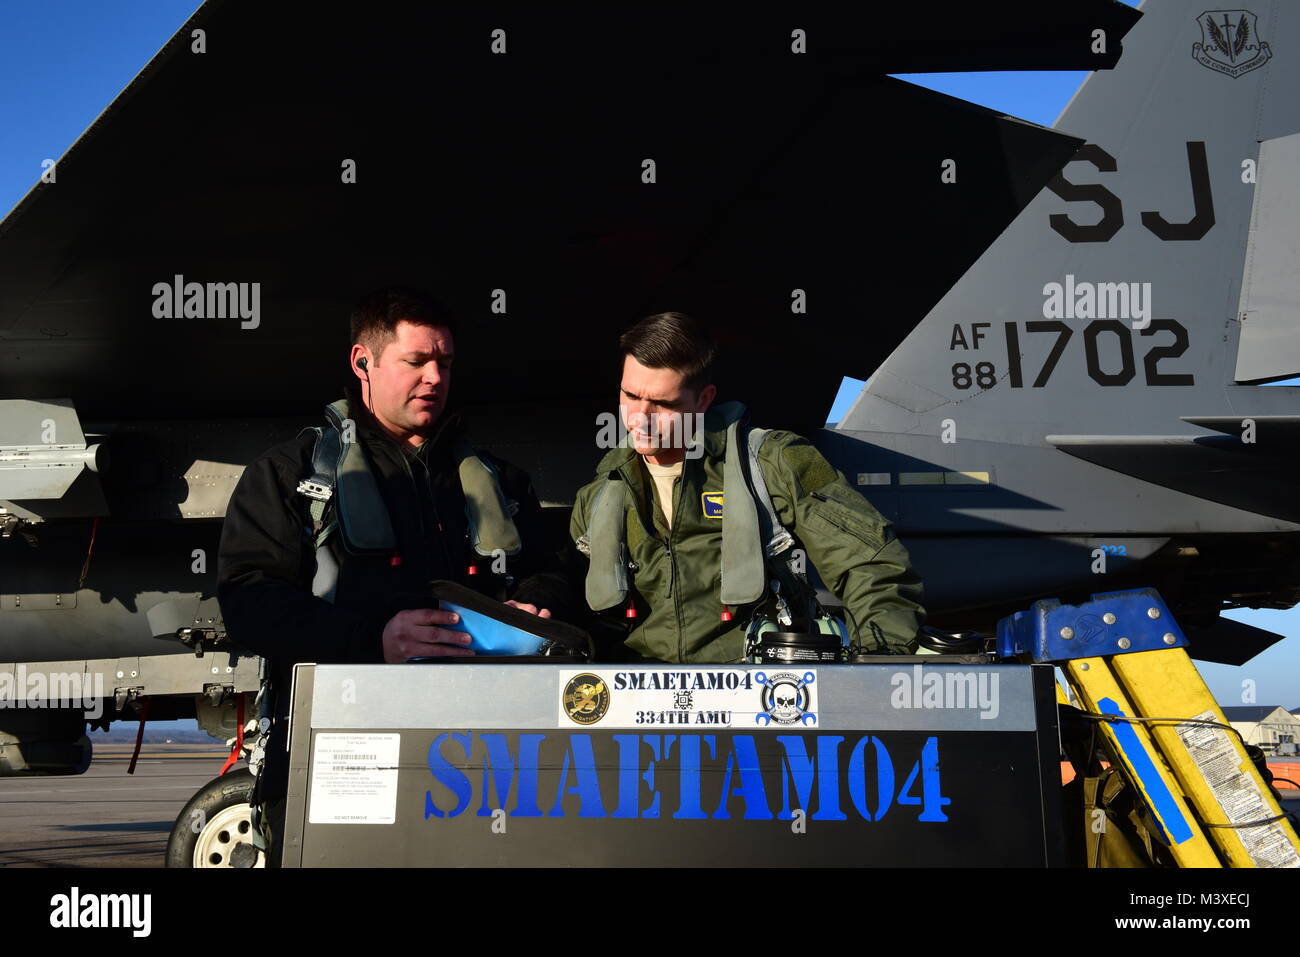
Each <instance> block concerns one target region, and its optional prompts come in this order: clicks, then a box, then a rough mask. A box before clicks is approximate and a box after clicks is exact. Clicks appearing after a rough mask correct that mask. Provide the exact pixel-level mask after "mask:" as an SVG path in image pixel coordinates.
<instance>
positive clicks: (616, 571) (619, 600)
mask: <svg viewBox="0 0 1300 957" xmlns="http://www.w3.org/2000/svg"><path fill="white" fill-rule="evenodd" d="M728 405H731V403H728ZM720 411H726V412H728V418H729V419H730V422H728V424H727V449H726V459H725V462H726V466H725V472H724V474H723V479H722V494H723V502H724V503H725V506H726V507H725V508H724V509H723V513H722V569H721V571H722V584H721V599H722V604H724V605H747V604H750V603H751V602H756V601H758V600H759V599H760V598H762V597H763V596H764V594H765V593H766V591H767V586H768V575H767V564H768V561H769V560H772V559H776V558H777V557H778V556H780V555H782V554H784V553H785V552H787V551H788V550H789V549H790V547H791V546H792V545H793V544H794V541H795V540H794V536H793V535H791V534H790V532H789V531H787V530H786V528H785V526H783V525H782V524H781V520H780V519H779V518H778V517H777V514H776V509H775V508H774V507H773V506H772V499H771V497H770V496H769V495H768V491H767V482H766V481H765V480H764V478H763V470H762V467H761V465H760V463H759V459H758V452H759V449H760V448H762V445H763V441H764V440H765V439H766V438H767V437H768V435H769V434H770V432H769V431H768V430H767V429H750V430H749V431H748V436H747V437H746V438H745V439H742V438H741V413H742V412H743V407H739V406H737V408H736V409H733V410H728V409H727V408H726V406H724V407H723V409H722V410H720ZM751 482H752V484H751ZM623 488H624V482H623V479H622V477H621V476H620V475H619V473H618V472H617V471H611V472H609V473H608V474H607V475H606V476H605V481H604V482H603V483H601V486H600V488H599V489H598V490H597V491H596V497H595V499H594V500H593V503H592V510H591V516H590V519H589V523H588V526H587V533H586V534H585V535H583V536H582V538H580V539H579V540H578V548H579V549H582V550H583V551H586V552H587V554H588V556H589V558H590V563H589V565H588V570H587V582H586V595H587V603H588V604H589V605H590V606H591V608H592V609H593V610H595V611H604V610H606V609H609V608H614V607H616V606H618V605H621V604H623V603H624V602H625V601H627V587H628V579H627V570H628V564H629V562H630V557H629V554H628V548H627V526H626V524H625V521H624V513H623ZM760 508H761V509H762V515H761V520H760V512H759V509H760ZM764 540H766V544H764ZM773 564H775V565H781V564H784V563H781V562H774V563H773ZM781 571H782V572H784V569H781Z"/></svg>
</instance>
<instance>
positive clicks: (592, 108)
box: [0, 0, 1139, 429]
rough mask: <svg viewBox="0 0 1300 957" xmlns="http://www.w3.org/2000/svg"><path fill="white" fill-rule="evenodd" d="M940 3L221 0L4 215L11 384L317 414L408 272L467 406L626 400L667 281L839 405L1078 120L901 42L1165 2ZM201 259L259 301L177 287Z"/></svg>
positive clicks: (1053, 49) (168, 408) (747, 369)
mask: <svg viewBox="0 0 1300 957" xmlns="http://www.w3.org/2000/svg"><path fill="white" fill-rule="evenodd" d="M927 10H928V11H929V12H928V13H927V15H926V16H924V17H920V16H917V15H916V14H915V13H914V12H911V11H906V12H905V11H904V10H902V9H901V8H900V9H897V10H893V9H892V8H891V11H887V12H886V13H885V14H884V15H882V11H881V10H880V9H879V8H875V7H871V6H866V5H863V6H861V7H860V8H857V9H843V8H835V7H829V8H827V9H824V10H823V9H807V8H799V9H798V10H797V11H794V10H792V11H775V12H769V11H766V10H764V11H762V12H758V11H757V10H751V11H748V12H747V13H746V14H745V16H744V17H739V18H738V17H734V16H731V15H729V14H724V13H723V12H722V11H720V10H719V11H700V10H698V9H696V8H690V9H689V10H688V9H687V8H685V7H682V8H675V7H662V8H660V7H657V8H655V10H654V11H653V13H652V14H650V13H647V14H645V15H640V14H637V15H635V16H631V15H629V14H628V13H615V12H613V11H611V10H608V9H596V8H572V9H570V8H557V9H550V8H547V9H542V8H538V7H535V6H527V5H521V6H517V7H513V8H511V7H494V8H492V9H491V11H482V10H478V9H466V8H445V7H437V8H433V7H417V8H412V7H410V6H409V5H404V4H403V5H390V4H386V3H382V2H380V3H370V4H366V5H365V6H364V7H363V8H360V12H355V13H353V14H351V15H349V16H347V17H337V18H336V17H331V16H311V17H303V16H301V14H300V13H299V12H298V11H296V10H293V9H290V8H282V7H280V6H279V5H250V4H244V3H235V2H225V0H221V2H219V0H209V2H207V3H205V4H204V5H203V7H202V8H201V9H200V10H199V11H198V12H196V13H195V14H194V16H193V17H192V18H191V19H190V20H189V21H188V22H187V23H186V24H185V25H184V26H183V27H182V28H181V29H180V30H179V31H178V32H177V34H176V35H175V37H173V38H172V40H171V41H170V42H169V43H168V44H167V45H166V46H165V47H164V48H163V49H162V50H161V51H160V52H159V53H158V55H157V56H155V57H154V59H153V60H152V61H151V62H150V63H149V64H148V66H146V67H145V68H144V69H143V70H142V71H141V72H140V74H139V75H138V76H137V77H136V78H135V79H134V80H133V81H132V82H131V84H130V85H129V86H128V87H127V88H126V89H125V90H124V91H123V92H122V93H121V94H120V95H119V96H118V97H117V98H116V99H115V100H114V102H113V103H112V105H111V106H109V107H108V108H107V109H106V110H105V111H104V113H103V115H102V116H100V117H99V118H98V119H97V120H96V121H95V123H94V124H92V125H91V127H90V128H89V129H88V130H86V132H85V133H84V134H83V135H82V136H81V137H80V138H79V139H78V140H77V142H76V143H75V144H74V145H73V146H72V147H71V148H70V149H69V150H68V152H67V154H66V155H65V156H63V157H62V158H61V159H59V161H58V163H57V165H56V166H55V168H54V181H53V182H41V183H38V184H37V185H36V186H35V187H34V188H33V189H32V191H31V192H30V193H29V194H28V195H27V196H26V197H25V198H24V199H23V200H22V201H21V202H20V203H19V204H18V205H17V207H15V209H14V210H13V211H12V212H11V213H10V214H9V215H8V217H7V218H6V219H5V220H4V221H3V223H0V362H3V364H4V367H5V369H6V375H5V377H4V381H3V385H0V393H2V394H0V398H18V397H21V398H32V397H52V396H67V397H70V398H71V399H72V401H73V402H75V404H76V408H77V410H78V412H79V414H80V416H81V418H82V420H83V421H85V420H87V419H96V420H118V419H135V418H141V417H157V418H166V419H172V420H189V419H195V418H201V417H213V416H220V417H239V416H249V415H258V416H266V415H298V414H304V415H314V414H315V413H316V412H317V411H318V410H319V408H320V407H321V405H322V404H323V403H324V402H326V401H328V400H330V399H332V398H335V397H337V394H338V392H339V390H340V386H341V385H342V383H343V382H344V381H345V380H346V379H347V376H348V372H347V369H346V366H345V364H344V363H345V361H346V360H345V355H346V348H345V347H346V345H347V342H346V325H345V317H346V315H347V313H348V309H349V306H350V303H351V302H352V301H354V300H355V298H356V297H357V296H358V295H359V294H360V293H362V292H364V291H366V290H367V289H369V288H372V287H374V286H376V285H380V284H387V283H391V282H404V283H415V284H422V285H426V286H428V287H430V288H432V289H433V290H435V291H436V292H437V293H438V294H440V295H441V296H443V297H444V298H445V299H447V300H448V301H449V302H450V303H451V305H452V306H453V307H454V308H455V309H457V310H458V311H459V312H460V313H461V314H462V315H463V316H464V317H465V320H466V322H465V329H464V331H463V333H462V337H461V341H460V343H459V344H458V346H459V348H458V353H459V354H460V357H459V358H458V372H459V373H460V374H459V375H458V378H457V386H456V388H457V400H458V402H459V403H460V404H462V405H479V406H483V405H492V406H495V407H497V408H512V407H519V408H526V409H534V408H536V407H537V406H538V405H539V404H540V403H550V404H552V405H553V406H554V407H556V408H559V407H562V406H563V404H564V403H566V402H568V403H578V404H584V403H586V404H592V403H600V404H601V405H602V406H603V405H608V403H609V400H610V398H611V396H612V394H613V393H612V389H613V384H614V383H613V378H612V377H613V375H614V373H615V368H614V363H613V362H611V354H612V353H613V352H614V348H615V341H616V334H617V332H618V331H619V330H620V329H621V328H622V327H623V326H625V325H627V324H629V323H630V322H632V321H634V320H635V319H637V318H639V317H640V316H641V315H643V314H645V313H647V312H651V311H656V310H662V309H669V308H673V309H682V310H685V311H694V312H697V313H699V314H701V316H702V317H704V318H706V319H708V320H709V321H710V322H711V323H713V324H714V325H715V326H716V329H717V334H718V338H719V339H720V340H721V342H722V345H723V347H724V350H725V353H726V355H727V357H728V360H729V365H728V366H726V367H724V369H723V379H722V385H723V387H724V389H730V388H732V387H736V388H740V386H741V383H743V384H744V392H745V398H747V399H748V400H749V401H750V402H751V405H752V406H753V408H754V414H755V416H756V418H762V419H763V421H765V422H766V423H769V424H773V425H784V426H787V427H792V428H802V429H812V428H815V427H818V426H820V425H821V423H822V422H823V421H824V419H825V414H826V412H827V410H828V408H829V406H830V403H831V401H832V398H833V396H834V394H835V391H836V388H837V386H838V383H839V380H840V377H841V376H842V375H846V374H847V375H855V376H860V377H861V376H866V375H869V374H870V372H871V371H872V370H873V369H874V368H875V367H876V366H877V365H878V364H879V363H880V361H881V360H882V359H883V358H884V357H885V356H887V355H888V354H889V353H890V352H891V351H892V350H893V349H894V347H895V346H896V345H897V344H898V343H899V342H900V341H901V340H902V338H903V337H904V336H905V334H906V333H907V332H908V331H909V330H910V329H911V328H912V327H913V325H914V324H915V323H917V322H918V321H919V320H920V319H921V318H922V317H923V316H924V315H925V314H926V313H927V312H928V311H929V309H930V308H931V306H932V305H934V303H935V302H937V301H938V299H939V298H940V297H941V296H942V295H943V293H944V292H946V291H947V289H948V288H949V287H950V286H951V285H952V284H953V282H955V281H956V279H957V278H958V277H959V276H960V275H961V274H962V273H963V272H964V271H965V270H966V269H967V268H968V267H969V266H970V265H971V263H973V262H974V261H975V259H976V258H977V257H979V255H980V254H981V253H982V252H983V251H984V249H985V248H986V247H987V246H988V245H989V243H991V242H992V240H993V239H994V238H995V237H996V236H997V235H998V234H999V233H1000V232H1001V231H1002V230H1003V228H1004V227H1005V226H1006V225H1007V224H1008V223H1009V222H1010V221H1011V220H1012V218H1013V217H1014V216H1015V215H1016V214H1017V213H1018V212H1019V210H1020V209H1021V208H1022V207H1024V206H1025V205H1026V204H1027V203H1028V202H1029V201H1030V199H1031V198H1032V197H1033V196H1034V195H1035V194H1036V193H1037V192H1038V191H1039V189H1040V187H1041V186H1042V185H1043V184H1044V183H1045V182H1046V181H1047V180H1048V179H1049V178H1050V177H1051V176H1052V175H1053V174H1054V173H1055V172H1056V171H1057V170H1058V169H1060V168H1061V166H1062V165H1063V164H1064V163H1065V162H1066V161H1067V160H1068V159H1069V157H1070V156H1071V155H1072V154H1073V153H1074V151H1075V149H1076V148H1077V146H1078V145H1079V143H1080V142H1081V141H1080V140H1078V139H1076V138H1073V137H1070V136H1067V135H1063V134H1061V133H1057V132H1053V131H1051V130H1047V129H1044V128H1041V127H1037V126H1035V125H1033V124H1029V123H1026V122H1023V121H1020V120H1016V119H1014V118H1011V117H1006V116H1003V115H1001V114H998V113H995V112H992V111H989V110H984V109H981V108H978V107H974V106H971V105H970V104H966V103H963V102H962V101H959V100H954V99H952V98H949V97H944V96H941V95H939V94H935V93H932V92H929V91H925V90H921V89H919V88H916V87H914V86H912V85H910V84H907V83H904V82H901V81H898V80H893V79H890V78H889V77H887V76H886V75H885V74H887V73H889V72H901V71H918V70H969V69H1019V68H1030V67H1040V68H1058V69H1082V68H1088V69H1093V68H1099V67H1100V68H1104V67H1109V66H1111V65H1113V64H1114V62H1115V61H1116V59H1117V58H1118V56H1119V54H1120V52H1121V45H1120V41H1121V39H1122V37H1123V36H1124V34H1125V33H1126V32H1127V30H1128V29H1129V27H1130V26H1131V25H1132V24H1133V23H1134V22H1135V21H1136V20H1137V18H1138V17H1139V14H1138V13H1137V12H1136V11H1134V10H1132V9H1131V8H1129V7H1127V6H1125V5H1123V4H1120V3H1117V2H1113V0H1078V2H1072V3H1068V4H1067V3H1051V4H1044V3H1040V2H1027V0H1024V2H1012V0H1005V2H1001V3H994V4H985V5H981V6H980V7H979V9H978V10H975V9H974V8H973V7H971V6H970V5H966V4H960V5H958V4H953V5H952V6H951V7H948V6H946V5H939V6H938V7H928V8H927ZM1098 29H1100V30H1102V31H1103V32H1104V33H1105V35H1106V40H1105V52H1104V53H1096V52H1093V49H1094V48H1095V40H1094V39H1093V31H1095V30H1098ZM496 30H500V31H503V33H501V34H500V40H501V43H502V44H504V46H503V48H502V49H503V51H504V52H494V48H493V45H494V43H495V42H496V41H497V39H498V37H497V35H496V34H494V32H493V31H496ZM796 30H801V31H803V34H804V39H805V41H806V50H807V52H806V53H796V52H794V50H793V46H794V45H795V44H796V42H797V41H796V39H795V31H796ZM200 47H201V48H200ZM949 160H951V161H952V162H953V163H954V164H955V167H954V168H955V181H954V182H944V181H943V180H942V179H941V175H942V173H943V171H944V169H945V165H944V164H945V161H949ZM647 161H651V162H652V163H653V167H654V181H653V182H647V181H645V179H646V176H647ZM349 170H351V171H352V172H351V173H349V172H348V171H349ZM39 172H40V170H39V169H38V167H37V161H36V160H33V175H34V176H36V175H38V174H39ZM349 176H351V177H352V181H350V180H349ZM178 277H179V278H178ZM191 282H195V283H200V284H204V287H205V288H209V289H210V287H208V286H207V284H213V285H214V286H216V285H217V284H221V285H220V286H219V287H218V288H219V289H224V288H227V287H226V285H225V284H231V283H233V284H242V285H241V288H244V287H245V286H246V287H247V289H248V291H249V296H248V298H247V301H246V303H245V305H246V306H247V307H248V309H247V312H248V315H247V316H244V315H243V314H242V313H241V314H240V315H239V316H232V315H226V316H224V317H223V316H217V317H213V316H211V315H206V316H204V317H201V318H200V317H198V316H191V317H184V316H181V317H173V318H166V317H160V316H159V315H158V313H159V311H160V307H159V304H158V300H159V296H160V295H161V294H160V293H158V292H156V291H155V290H156V289H159V288H164V287H166V286H167V285H168V284H174V285H175V287H176V288H177V289H178V290H183V289H184V288H185V284H187V283H191ZM254 283H256V284H258V285H257V298H256V301H255V302H254V300H253V296H252V288H253V287H252V284H254ZM796 290H802V291H803V296H804V297H806V311H805V312H801V313H796V312H793V311H792V304H793V303H794V302H795V300H796V298H798V296H799V293H797V292H796ZM497 291H499V292H497ZM209 295H210V293H209ZM219 295H220V293H219ZM177 301H178V302H179V295H178V300H177ZM232 302H233V300H232ZM232 308H233V307H232ZM254 310H255V311H256V316H255V317H254V316H253V312H254ZM286 357H288V361H286ZM756 386H757V388H756Z"/></svg>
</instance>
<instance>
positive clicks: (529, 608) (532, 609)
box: [506, 601, 551, 618]
mask: <svg viewBox="0 0 1300 957" xmlns="http://www.w3.org/2000/svg"><path fill="white" fill-rule="evenodd" d="M506 604H507V605H509V606H510V607H511V608H518V609H519V610H520V611H526V612H528V614H530V615H536V616H537V617H538V618H550V617H551V610H550V609H549V608H538V607H537V606H536V605H525V604H524V603H523V602H518V601H508V602H506Z"/></svg>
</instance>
